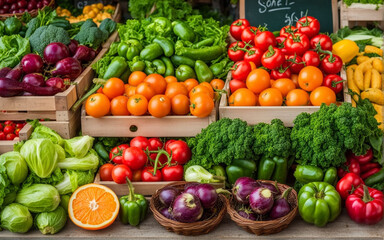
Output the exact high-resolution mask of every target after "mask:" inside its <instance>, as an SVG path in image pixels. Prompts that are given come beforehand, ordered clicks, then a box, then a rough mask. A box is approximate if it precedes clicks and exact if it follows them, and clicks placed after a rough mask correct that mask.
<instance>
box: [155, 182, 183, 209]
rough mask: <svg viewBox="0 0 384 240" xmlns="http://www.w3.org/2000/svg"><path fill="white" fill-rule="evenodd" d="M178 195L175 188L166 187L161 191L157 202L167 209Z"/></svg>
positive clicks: (178, 192)
mask: <svg viewBox="0 0 384 240" xmlns="http://www.w3.org/2000/svg"><path fill="white" fill-rule="evenodd" d="M179 194H180V191H179V190H178V189H177V188H174V187H166V188H164V189H162V190H161V192H160V194H159V200H160V202H161V203H162V204H164V206H165V207H167V208H168V207H169V206H171V204H172V202H173V201H174V200H175V198H176V197H177V195H179Z"/></svg>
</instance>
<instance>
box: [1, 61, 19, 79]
mask: <svg viewBox="0 0 384 240" xmlns="http://www.w3.org/2000/svg"><path fill="white" fill-rule="evenodd" d="M22 75H23V68H22V67H21V65H20V64H18V65H17V66H16V67H14V68H13V69H12V70H11V71H9V72H8V73H7V75H5V77H6V78H9V79H12V80H14V81H19V80H20V79H21V76H22Z"/></svg>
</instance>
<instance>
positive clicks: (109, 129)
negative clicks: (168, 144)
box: [81, 105, 217, 137]
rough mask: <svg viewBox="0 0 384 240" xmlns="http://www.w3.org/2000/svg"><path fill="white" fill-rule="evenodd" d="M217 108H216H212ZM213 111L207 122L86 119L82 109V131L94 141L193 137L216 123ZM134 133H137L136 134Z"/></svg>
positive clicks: (193, 119)
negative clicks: (94, 139) (148, 137)
mask: <svg viewBox="0 0 384 240" xmlns="http://www.w3.org/2000/svg"><path fill="white" fill-rule="evenodd" d="M215 106H217V105H215ZM216 113H217V110H216V107H215V108H214V110H213V111H212V113H211V115H210V116H209V117H206V118H198V117H195V116H166V117H163V118H155V117H152V116H105V117H102V118H94V117H91V116H87V115H86V113H85V109H84V107H83V109H82V114H81V129H82V133H83V134H84V135H89V136H93V137H135V136H151V137H192V136H196V134H198V133H200V132H201V129H203V128H206V127H207V126H208V125H209V124H210V123H212V122H214V121H216V119H217V115H216ZM135 130H136V131H135Z"/></svg>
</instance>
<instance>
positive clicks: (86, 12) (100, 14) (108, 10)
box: [56, 3, 116, 23]
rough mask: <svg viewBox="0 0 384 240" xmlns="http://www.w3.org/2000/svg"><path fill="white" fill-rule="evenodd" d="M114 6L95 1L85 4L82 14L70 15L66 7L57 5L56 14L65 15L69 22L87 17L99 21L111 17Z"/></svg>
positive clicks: (79, 20)
mask: <svg viewBox="0 0 384 240" xmlns="http://www.w3.org/2000/svg"><path fill="white" fill-rule="evenodd" d="M115 10H116V7H114V6H112V5H106V6H104V4H102V3H95V4H92V5H87V6H85V7H84V8H83V14H81V15H79V16H77V17H75V16H72V14H71V12H70V11H69V10H68V9H64V8H61V7H57V9H56V12H57V15H59V16H61V17H67V20H68V21H69V22H70V23H76V22H81V21H85V20H87V19H89V18H91V19H93V21H94V22H95V23H100V22H101V21H103V20H104V19H106V18H112V15H113V13H114V12H115Z"/></svg>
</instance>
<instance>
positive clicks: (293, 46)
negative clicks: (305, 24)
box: [284, 33, 309, 56]
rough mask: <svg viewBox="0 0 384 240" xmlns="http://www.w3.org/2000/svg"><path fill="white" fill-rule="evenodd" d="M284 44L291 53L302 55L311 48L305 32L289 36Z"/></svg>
mask: <svg viewBox="0 0 384 240" xmlns="http://www.w3.org/2000/svg"><path fill="white" fill-rule="evenodd" d="M284 46H285V47H284V48H285V49H286V50H287V52H288V54H289V55H294V54H297V55H299V56H302V55H303V54H304V53H305V52H306V51H308V49H309V39H308V37H307V36H306V35H305V34H302V33H295V34H294V35H290V36H289V37H288V38H287V40H286V41H285V43H284Z"/></svg>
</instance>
